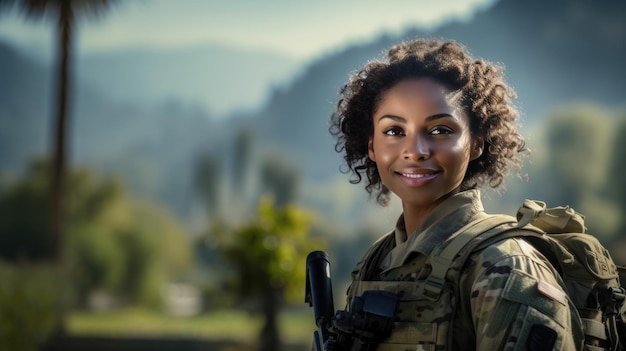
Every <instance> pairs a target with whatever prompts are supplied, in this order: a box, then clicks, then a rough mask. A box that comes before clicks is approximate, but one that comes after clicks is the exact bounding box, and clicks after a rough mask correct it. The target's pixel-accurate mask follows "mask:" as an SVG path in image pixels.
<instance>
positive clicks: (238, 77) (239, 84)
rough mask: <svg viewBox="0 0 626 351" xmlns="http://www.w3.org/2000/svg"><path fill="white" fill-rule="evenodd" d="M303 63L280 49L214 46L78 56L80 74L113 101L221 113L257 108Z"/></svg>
mask: <svg viewBox="0 0 626 351" xmlns="http://www.w3.org/2000/svg"><path fill="white" fill-rule="evenodd" d="M299 65H300V63H299V61H298V60H296V59H294V58H292V57H289V56H286V55H282V54H277V53H274V52H265V51H251V50H243V49H236V48H231V47H228V46H224V45H217V44H212V45H204V46H194V47H188V48H184V47H183V48H178V49H169V50H156V49H125V50H120V51H113V52H102V53H92V54H87V55H84V56H81V57H79V58H78V60H77V76H78V77H80V79H81V81H83V82H86V83H88V84H90V85H91V87H92V88H94V89H96V90H98V91H99V92H100V93H101V94H103V95H104V97H106V98H109V99H111V100H112V101H121V102H132V103H135V104H144V105H145V104H158V103H160V102H161V101H163V100H179V101H183V102H186V103H192V104H196V105H198V106H201V107H203V108H205V109H206V110H207V111H208V112H209V113H211V114H212V115H220V116H221V115H225V114H228V113H231V112H234V111H240V110H251V109H255V108H257V107H258V106H259V105H260V104H261V103H262V102H264V101H265V99H266V98H267V91H268V89H267V88H268V86H271V85H278V84H280V83H282V82H283V81H285V80H287V79H288V78H289V77H291V76H292V75H293V74H294V73H295V71H296V69H297V68H298V67H299Z"/></svg>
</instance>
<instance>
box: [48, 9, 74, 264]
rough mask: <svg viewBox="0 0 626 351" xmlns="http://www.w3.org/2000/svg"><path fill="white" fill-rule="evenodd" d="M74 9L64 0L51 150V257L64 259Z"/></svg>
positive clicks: (61, 15) (60, 15) (60, 24)
mask: <svg viewBox="0 0 626 351" xmlns="http://www.w3.org/2000/svg"><path fill="white" fill-rule="evenodd" d="M73 20H74V18H73V13H72V6H71V4H70V2H69V1H62V2H61V3H60V6H59V23H58V30H59V36H58V40H59V42H58V48H59V53H58V55H59V56H58V60H59V62H58V71H57V94H58V96H57V101H56V103H57V109H56V116H55V119H54V129H53V132H54V137H53V143H54V144H53V148H52V150H53V151H52V184H51V208H50V221H51V228H50V231H51V236H52V243H51V244H52V257H53V259H55V260H57V261H62V260H63V251H64V249H63V248H64V240H63V239H64V231H65V212H66V211H65V208H66V206H65V200H66V194H65V193H66V189H65V183H66V181H65V178H66V169H67V149H68V148H67V126H68V106H69V96H70V67H71V54H72V51H71V49H72V24H73Z"/></svg>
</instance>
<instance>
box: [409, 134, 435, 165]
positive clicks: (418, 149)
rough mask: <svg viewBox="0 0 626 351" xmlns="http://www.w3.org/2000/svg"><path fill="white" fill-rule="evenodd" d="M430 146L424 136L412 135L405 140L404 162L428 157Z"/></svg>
mask: <svg viewBox="0 0 626 351" xmlns="http://www.w3.org/2000/svg"><path fill="white" fill-rule="evenodd" d="M430 153H431V150H430V145H429V143H428V140H427V139H426V137H425V136H422V135H414V136H412V137H408V138H406V139H405V145H404V150H403V157H404V159H406V160H415V161H417V160H425V159H428V158H429V157H430Z"/></svg>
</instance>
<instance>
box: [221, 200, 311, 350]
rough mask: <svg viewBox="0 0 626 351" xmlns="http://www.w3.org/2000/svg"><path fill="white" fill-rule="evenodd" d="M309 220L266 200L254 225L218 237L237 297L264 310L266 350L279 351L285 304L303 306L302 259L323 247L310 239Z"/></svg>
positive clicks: (263, 347) (297, 211)
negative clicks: (233, 278)
mask: <svg viewBox="0 0 626 351" xmlns="http://www.w3.org/2000/svg"><path fill="white" fill-rule="evenodd" d="M310 219H311V218H310V215H309V214H308V213H306V212H305V211H303V210H302V209H299V208H297V207H295V206H292V205H286V206H284V207H276V206H275V205H274V203H273V201H271V200H269V198H267V197H266V198H263V199H262V200H261V201H260V203H259V206H258V212H257V218H256V220H255V221H253V222H250V223H247V224H245V225H242V226H241V227H238V228H235V229H232V230H222V231H220V232H218V233H214V234H215V236H216V237H217V241H218V243H219V251H220V253H221V254H222V257H223V258H224V259H225V261H226V262H227V263H228V264H229V265H230V266H231V267H232V268H233V269H234V271H235V273H236V274H235V281H234V285H233V286H234V287H235V290H236V292H237V293H238V294H239V296H241V297H242V298H247V299H252V300H254V301H256V302H258V304H259V305H260V306H261V310H262V313H263V316H264V318H265V322H264V324H263V327H262V329H261V334H260V341H261V347H260V349H261V350H263V351H265V350H268V351H269V350H279V349H280V335H279V330H278V314H279V311H280V309H281V308H282V307H283V305H284V303H285V301H286V300H291V301H301V299H302V297H303V294H304V285H305V279H306V272H305V271H306V269H305V264H306V262H305V260H304V257H306V255H307V254H308V252H310V251H311V250H313V249H319V248H320V246H321V242H319V241H316V240H314V239H312V238H310V235H309V230H310V228H309V226H310Z"/></svg>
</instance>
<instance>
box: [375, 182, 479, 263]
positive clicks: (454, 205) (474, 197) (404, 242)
mask: <svg viewBox="0 0 626 351" xmlns="http://www.w3.org/2000/svg"><path fill="white" fill-rule="evenodd" d="M482 213H484V209H483V205H482V202H481V200H480V190H478V189H472V190H466V191H462V192H460V193H457V194H454V195H452V196H451V197H449V198H447V199H445V200H444V201H443V202H442V203H441V204H439V205H438V206H437V207H436V208H435V209H434V210H433V211H432V212H431V213H430V214H428V216H427V217H426V218H425V219H424V221H423V222H422V223H421V224H420V226H419V227H418V228H417V229H416V230H415V232H413V234H411V235H410V236H408V235H407V234H406V229H405V226H404V213H403V214H401V215H400V218H398V221H397V222H396V229H395V230H394V235H395V241H396V246H395V247H394V248H393V249H392V250H391V251H390V252H389V253H388V254H387V256H386V257H385V258H384V259H383V260H382V262H381V265H380V268H381V269H382V270H383V271H387V270H390V269H393V268H396V267H400V266H402V265H403V264H404V262H405V261H406V260H407V259H408V258H409V257H410V256H411V255H412V254H414V253H420V254H423V255H425V256H428V255H430V253H431V252H432V250H433V249H434V248H435V247H436V246H437V245H439V244H440V243H442V242H443V241H444V240H446V239H448V238H449V237H450V235H452V234H453V233H454V232H456V231H457V230H459V229H461V228H462V227H463V226H464V225H466V224H467V223H469V222H470V221H471V220H472V219H473V218H475V217H476V216H477V215H479V214H482Z"/></svg>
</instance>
